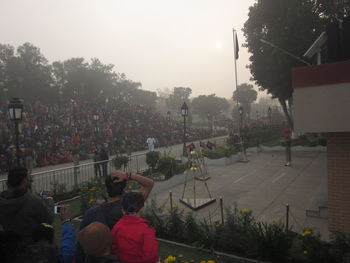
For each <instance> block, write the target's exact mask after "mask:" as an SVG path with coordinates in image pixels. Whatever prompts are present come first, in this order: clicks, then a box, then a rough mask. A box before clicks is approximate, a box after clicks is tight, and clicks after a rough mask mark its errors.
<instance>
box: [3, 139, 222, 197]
mask: <svg viewBox="0 0 350 263" xmlns="http://www.w3.org/2000/svg"><path fill="white" fill-rule="evenodd" d="M210 140H211V141H213V142H214V143H215V144H217V145H223V144H224V143H225V142H226V137H218V138H212V139H210ZM203 141H204V140H203ZM195 143H196V144H198V143H199V141H197V142H195ZM169 149H171V148H159V149H157V150H158V151H160V152H161V153H163V151H164V152H168V151H169ZM179 149H180V148H179ZM179 149H177V150H179ZM177 150H176V151H177ZM181 152H182V149H180V150H179V151H178V154H175V155H177V156H178V157H179V156H180V157H182V156H181ZM146 154H147V152H142V153H137V154H132V155H130V156H128V158H129V162H128V166H127V167H126V170H127V171H129V172H140V171H144V170H146V169H147V168H148V165H147V163H146ZM113 169H114V165H113V157H112V158H111V159H110V160H108V161H100V162H90V163H85V164H80V165H76V166H74V165H73V166H68V167H64V168H59V169H53V170H48V171H42V172H36V173H32V174H31V177H32V180H33V183H32V191H33V192H37V193H38V192H40V191H41V190H53V191H55V192H60V193H62V192H70V191H72V190H74V189H76V188H79V187H81V186H82V185H83V184H84V183H86V182H88V181H89V180H91V179H92V178H95V177H98V176H103V175H104V173H107V174H108V173H110V172H111V171H112V170H113ZM103 170H104V172H103ZM98 171H100V172H98ZM6 182H7V180H6V179H1V180H0V191H4V190H6V189H7V184H6Z"/></svg>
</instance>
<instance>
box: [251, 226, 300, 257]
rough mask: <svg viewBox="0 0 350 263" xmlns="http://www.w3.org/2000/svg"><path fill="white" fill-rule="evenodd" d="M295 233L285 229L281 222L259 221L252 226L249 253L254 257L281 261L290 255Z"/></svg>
mask: <svg viewBox="0 0 350 263" xmlns="http://www.w3.org/2000/svg"><path fill="white" fill-rule="evenodd" d="M292 236H293V234H292V233H291V232H289V231H287V232H286V231H285V226H284V225H283V224H281V223H272V224H268V223H264V222H257V223H256V224H255V225H254V226H253V227H252V228H251V242H249V243H250V244H251V246H250V249H249V255H251V256H253V257H258V258H262V259H265V260H271V261H272V262H281V261H282V260H283V259H285V258H287V257H288V254H289V248H290V246H291V243H292V240H293V238H292Z"/></svg>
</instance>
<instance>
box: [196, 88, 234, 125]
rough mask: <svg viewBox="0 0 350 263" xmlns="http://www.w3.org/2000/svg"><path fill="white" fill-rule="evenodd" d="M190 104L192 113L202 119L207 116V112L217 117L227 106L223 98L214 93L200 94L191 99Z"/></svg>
mask: <svg viewBox="0 0 350 263" xmlns="http://www.w3.org/2000/svg"><path fill="white" fill-rule="evenodd" d="M191 105H192V109H193V113H195V114H198V115H199V116H200V117H201V118H202V119H203V120H205V119H206V118H207V116H208V114H209V116H212V117H218V116H219V115H220V113H221V112H223V111H226V110H227V109H228V107H229V104H228V102H227V100H226V99H225V98H219V97H216V96H215V94H211V95H208V96H206V95H200V96H198V97H196V98H194V99H193V100H192V103H191Z"/></svg>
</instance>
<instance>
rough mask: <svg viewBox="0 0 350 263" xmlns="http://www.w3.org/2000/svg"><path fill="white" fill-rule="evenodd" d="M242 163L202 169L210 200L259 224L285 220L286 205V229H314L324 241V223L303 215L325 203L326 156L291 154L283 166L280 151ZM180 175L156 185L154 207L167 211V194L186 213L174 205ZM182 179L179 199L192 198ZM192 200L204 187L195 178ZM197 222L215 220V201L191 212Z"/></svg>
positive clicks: (190, 184)
mask: <svg viewBox="0 0 350 263" xmlns="http://www.w3.org/2000/svg"><path fill="white" fill-rule="evenodd" d="M248 159H249V160H250V161H249V162H248V163H241V162H238V163H234V164H232V165H228V166H208V167H207V169H208V172H209V175H210V176H211V179H210V180H208V181H207V183H208V186H209V189H210V191H211V194H212V196H213V197H215V198H219V196H222V197H223V200H224V206H225V207H231V208H234V207H235V206H237V207H238V209H243V208H249V209H251V210H252V211H253V215H254V216H255V217H256V218H257V219H258V220H261V221H266V222H272V221H279V220H282V221H283V222H285V219H286V204H287V203H288V204H289V206H290V217H289V222H290V225H292V226H293V230H295V231H301V230H302V229H303V227H305V226H309V225H311V226H315V227H317V230H318V231H320V233H321V234H322V236H323V238H324V239H328V235H329V233H328V230H327V228H328V222H327V219H320V218H311V217H307V216H306V210H307V209H311V210H318V207H319V206H323V205H326V200H327V169H326V153H324V152H295V153H293V165H292V167H285V166H284V153H283V152H270V153H266V152H265V153H252V154H251V155H250V156H249V157H248ZM185 177H186V176H185V175H176V176H174V177H173V178H171V179H170V180H168V181H166V182H161V183H157V185H156V187H155V188H154V191H152V195H151V198H150V199H152V197H153V198H154V199H155V200H157V203H158V205H163V204H165V205H166V206H168V207H169V191H170V190H171V191H172V195H173V203H174V204H177V205H179V206H180V207H181V208H183V209H185V211H190V210H189V209H188V208H186V207H185V206H184V205H182V204H181V203H180V202H179V199H180V198H181V196H182V193H183V189H184V181H185ZM190 177H191V176H190V175H188V178H187V179H188V180H187V183H188V184H187V185H188V187H187V191H186V192H185V198H186V197H189V198H193V180H192V179H190ZM195 183H196V192H197V197H198V198H206V197H208V195H207V194H206V193H207V192H206V190H205V187H204V184H203V183H202V182H200V181H198V180H196V181H195ZM196 214H197V217H198V218H206V219H208V220H211V221H216V220H220V209H219V199H217V201H216V203H213V204H211V205H209V206H207V207H205V208H202V209H200V210H198V211H197V212H196Z"/></svg>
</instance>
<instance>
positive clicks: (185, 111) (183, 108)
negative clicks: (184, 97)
mask: <svg viewBox="0 0 350 263" xmlns="http://www.w3.org/2000/svg"><path fill="white" fill-rule="evenodd" d="M181 115H182V117H183V118H184V134H183V143H184V145H183V156H187V150H186V117H187V116H188V107H187V104H186V102H184V103H183V104H182V106H181Z"/></svg>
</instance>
